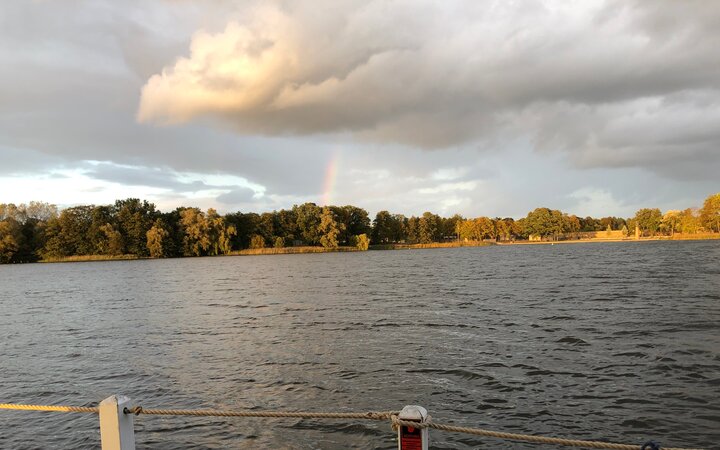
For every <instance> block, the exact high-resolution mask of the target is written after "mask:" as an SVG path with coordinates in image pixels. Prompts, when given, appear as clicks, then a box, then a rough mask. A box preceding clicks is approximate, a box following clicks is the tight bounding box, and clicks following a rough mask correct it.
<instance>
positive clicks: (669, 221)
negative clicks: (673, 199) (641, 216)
mask: <svg viewBox="0 0 720 450" xmlns="http://www.w3.org/2000/svg"><path fill="white" fill-rule="evenodd" d="M680 214H681V213H680V211H679V210H676V209H671V210H670V211H668V212H666V213H665V214H664V215H663V217H662V221H661V223H660V228H661V229H663V230H664V231H666V232H668V234H670V236H674V235H675V230H676V229H678V227H679V226H680Z"/></svg>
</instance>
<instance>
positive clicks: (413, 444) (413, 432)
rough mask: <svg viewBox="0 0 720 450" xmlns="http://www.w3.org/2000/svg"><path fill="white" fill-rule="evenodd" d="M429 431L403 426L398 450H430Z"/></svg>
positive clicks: (417, 414) (418, 411) (411, 414)
mask: <svg viewBox="0 0 720 450" xmlns="http://www.w3.org/2000/svg"><path fill="white" fill-rule="evenodd" d="M427 418H428V412H427V410H426V409H425V408H423V407H422V406H417V405H408V406H406V407H404V408H403V409H402V411H400V414H399V415H398V419H400V420H407V421H411V422H418V423H424V422H425V421H426V420H427ZM428 441H429V439H428V429H427V428H413V427H405V426H401V427H399V428H398V450H428ZM103 450H104V449H103Z"/></svg>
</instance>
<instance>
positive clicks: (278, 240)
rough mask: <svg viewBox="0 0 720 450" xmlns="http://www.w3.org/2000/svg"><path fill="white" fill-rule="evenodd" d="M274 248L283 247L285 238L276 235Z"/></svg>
mask: <svg viewBox="0 0 720 450" xmlns="http://www.w3.org/2000/svg"><path fill="white" fill-rule="evenodd" d="M274 247H275V248H283V247H285V238H284V237H282V236H278V237H276V238H275V245H274Z"/></svg>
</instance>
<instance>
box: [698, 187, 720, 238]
mask: <svg viewBox="0 0 720 450" xmlns="http://www.w3.org/2000/svg"><path fill="white" fill-rule="evenodd" d="M700 222H701V223H702V225H703V226H704V227H705V228H707V229H708V230H710V231H715V232H717V233H720V192H718V193H717V194H713V195H711V196H709V197H708V198H706V199H705V202H704V203H703V207H702V208H701V209H700Z"/></svg>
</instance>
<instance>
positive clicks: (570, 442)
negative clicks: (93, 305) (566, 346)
mask: <svg viewBox="0 0 720 450" xmlns="http://www.w3.org/2000/svg"><path fill="white" fill-rule="evenodd" d="M0 409H13V410H21V411H55V412H76V413H96V414H97V413H98V411H99V409H98V408H97V407H88V406H49V405H19V404H12V403H0ZM124 412H125V414H135V415H140V414H148V415H162V416H212V417H271V418H283V417H290V418H298V419H357V420H376V421H385V420H390V421H391V422H392V427H393V430H397V428H398V427H399V426H404V427H411V428H432V429H434V430H440V431H449V432H454V433H464V434H472V435H475V436H484V437H492V438H498V439H508V440H513V441H523V442H533V443H538V444H554V445H564V446H567V447H586V448H604V449H611V450H645V449H647V448H648V444H649V443H646V444H645V445H643V446H640V445H629V444H613V443H611V442H599V441H581V440H577V439H562V438H553V437H545V436H533V435H528V434H516V433H505V432H501V431H491V430H484V429H482V428H468V427H459V426H455V425H445V424H440V423H435V422H432V421H431V420H430V417H429V416H428V419H427V421H426V422H411V421H407V420H400V419H398V412H396V411H368V412H361V413H352V412H303V411H300V412H291V411H221V410H217V409H149V408H148V409H145V408H143V407H141V406H135V407H133V408H125V410H124ZM653 444H654V443H653ZM655 445H657V444H655ZM650 448H653V447H650ZM663 450H702V449H691V448H680V447H668V448H664V449H663Z"/></svg>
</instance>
